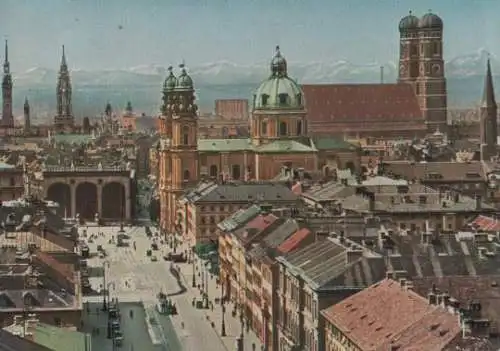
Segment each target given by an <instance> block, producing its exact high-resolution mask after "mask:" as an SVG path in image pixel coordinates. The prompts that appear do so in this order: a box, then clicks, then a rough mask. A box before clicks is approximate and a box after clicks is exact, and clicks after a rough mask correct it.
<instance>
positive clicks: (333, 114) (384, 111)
mask: <svg viewBox="0 0 500 351" xmlns="http://www.w3.org/2000/svg"><path fill="white" fill-rule="evenodd" d="M302 89H303V90H304V95H305V101H306V108H307V112H308V121H309V122H346V123H347V124H352V122H361V121H366V122H370V121H371V122H373V121H378V122H396V121H401V122H402V121H407V122H420V123H422V124H423V120H424V119H423V115H422V111H421V110H420V106H419V104H418V100H417V96H416V95H415V92H414V90H413V87H412V86H411V85H409V84H328V85H326V84H325V85H303V86H302Z"/></svg>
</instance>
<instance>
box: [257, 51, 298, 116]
mask: <svg viewBox="0 0 500 351" xmlns="http://www.w3.org/2000/svg"><path fill="white" fill-rule="evenodd" d="M253 107H254V109H261V110H265V109H303V108H304V94H303V92H302V89H301V88H300V86H299V85H298V84H297V82H295V81H294V80H293V79H291V78H290V77H288V72H287V63H286V60H285V58H284V57H283V56H282V55H281V52H280V50H279V47H276V54H275V55H274V57H273V59H272V61H271V75H270V76H269V78H268V79H266V80H265V81H264V82H262V83H261V85H260V86H259V88H258V89H257V90H256V92H255V94H254V102H253Z"/></svg>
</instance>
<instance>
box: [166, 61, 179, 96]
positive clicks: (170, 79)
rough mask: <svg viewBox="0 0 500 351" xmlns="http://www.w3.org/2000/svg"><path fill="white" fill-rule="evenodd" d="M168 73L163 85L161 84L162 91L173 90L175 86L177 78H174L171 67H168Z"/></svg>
mask: <svg viewBox="0 0 500 351" xmlns="http://www.w3.org/2000/svg"><path fill="white" fill-rule="evenodd" d="M168 72H169V74H168V76H167V78H166V79H165V83H163V89H164V90H167V91H169V90H174V89H175V87H176V86H177V78H175V76H174V72H173V67H172V66H170V67H169V68H168Z"/></svg>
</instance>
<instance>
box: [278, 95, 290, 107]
mask: <svg viewBox="0 0 500 351" xmlns="http://www.w3.org/2000/svg"><path fill="white" fill-rule="evenodd" d="M278 97H279V101H280V105H287V104H288V94H286V93H282V94H279V95H278Z"/></svg>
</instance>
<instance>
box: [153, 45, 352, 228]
mask: <svg viewBox="0 0 500 351" xmlns="http://www.w3.org/2000/svg"><path fill="white" fill-rule="evenodd" d="M270 71H271V74H270V76H269V78H268V79H266V80H265V81H264V82H263V83H262V84H261V85H260V87H259V88H258V89H257V90H256V92H255V95H254V103H253V111H252V123H251V133H250V134H251V135H250V138H234V139H203V140H198V138H197V129H198V118H197V106H196V104H195V103H194V86H193V81H192V79H191V78H190V77H189V75H188V74H187V72H186V70H185V68H184V67H183V68H182V69H181V74H180V76H179V77H175V76H174V74H173V70H172V69H170V74H169V76H168V77H167V79H166V80H165V84H164V92H163V101H164V104H163V107H162V116H161V117H160V123H159V134H160V135H161V139H160V142H159V150H158V158H159V166H158V167H159V189H160V204H161V220H160V224H161V227H162V228H163V230H165V231H167V232H174V231H175V230H176V229H175V227H176V224H177V222H178V221H179V216H180V217H182V216H183V213H182V212H181V211H180V212H177V209H178V206H177V201H178V199H179V195H180V194H181V193H183V191H184V190H185V189H187V188H190V187H193V185H194V184H196V183H197V182H198V181H199V180H200V178H210V179H213V180H219V181H222V180H245V181H250V180H270V179H273V178H275V177H276V176H277V175H278V174H279V173H280V171H281V169H282V168H283V167H284V166H286V167H288V168H294V169H303V170H306V171H317V170H322V169H324V168H325V167H327V168H329V169H334V168H352V169H357V168H358V167H359V148H357V147H356V146H354V145H352V144H349V143H346V142H342V141H338V140H335V139H333V138H331V137H324V138H310V137H309V136H308V130H307V123H306V115H307V112H306V108H305V101H304V97H303V93H302V90H301V88H300V86H299V85H298V84H297V83H296V82H295V81H294V80H293V79H291V78H290V77H289V76H288V70H287V62H286V60H285V58H284V57H283V56H282V54H281V52H280V50H279V48H277V51H276V54H275V56H274V58H273V59H272V61H271V64H270ZM181 221H182V219H181Z"/></svg>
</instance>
